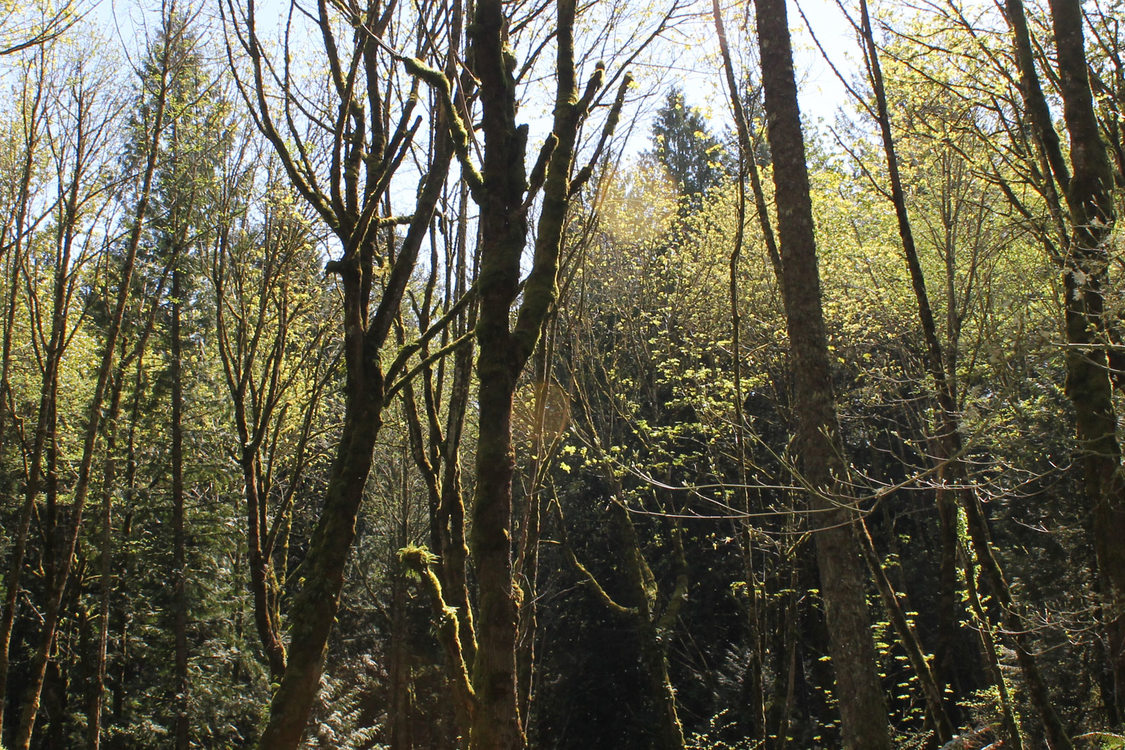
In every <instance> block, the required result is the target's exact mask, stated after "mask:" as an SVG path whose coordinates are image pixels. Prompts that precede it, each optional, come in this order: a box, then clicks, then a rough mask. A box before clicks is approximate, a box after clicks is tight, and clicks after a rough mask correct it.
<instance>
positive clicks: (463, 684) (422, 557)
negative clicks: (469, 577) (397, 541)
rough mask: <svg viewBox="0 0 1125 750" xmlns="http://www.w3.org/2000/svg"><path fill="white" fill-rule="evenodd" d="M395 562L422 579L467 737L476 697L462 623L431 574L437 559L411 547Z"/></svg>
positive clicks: (404, 549)
mask: <svg viewBox="0 0 1125 750" xmlns="http://www.w3.org/2000/svg"><path fill="white" fill-rule="evenodd" d="M398 559H399V561H400V562H402V564H403V565H404V566H405V567H406V569H407V570H408V571H410V572H411V573H413V574H414V575H417V576H418V577H419V578H420V579H421V581H422V584H423V585H424V586H425V587H426V589H427V591H428V592H429V595H430V606H431V607H432V609H433V613H434V619H435V620H436V621H437V632H438V642H439V643H441V646H442V649H443V650H444V651H445V655H446V658H447V659H448V660H449V671H450V678H451V680H452V681H453V693H454V697H455V705H454V711H455V713H456V715H457V723H458V725H459V727H460V728H461V729H462V731H463V732H464V733H466V736H467V733H468V730H469V727H470V726H471V725H472V716H473V712H474V711H475V710H476V693H475V692H474V691H473V685H472V681H471V679H470V677H469V668H468V667H467V666H466V664H465V656H464V653H465V652H464V650H463V649H462V647H461V621H460V618H459V617H458V615H457V608H456V607H450V606H448V605H447V604H446V603H445V597H444V595H443V594H442V590H441V581H440V580H438V577H437V573H435V572H434V565H435V564H437V562H438V556H437V555H435V554H434V553H433V552H430V550H429V549H427V548H426V547H424V546H420V545H416V544H411V545H408V546H406V547H403V548H402V549H400V550H399V551H398Z"/></svg>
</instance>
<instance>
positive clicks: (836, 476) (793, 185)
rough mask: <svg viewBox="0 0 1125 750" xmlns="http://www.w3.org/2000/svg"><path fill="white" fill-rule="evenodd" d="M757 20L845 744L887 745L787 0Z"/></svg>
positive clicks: (865, 748)
mask: <svg viewBox="0 0 1125 750" xmlns="http://www.w3.org/2000/svg"><path fill="white" fill-rule="evenodd" d="M756 18H757V31H758V43H759V45H760V48H761V56H762V83H763V86H764V88H765V95H766V114H767V119H768V131H767V134H768V138H769V144H770V151H771V153H772V154H773V160H774V188H775V195H776V200H777V206H778V234H779V237H780V246H781V260H782V271H783V273H782V286H783V289H784V295H783V297H784V303H785V314H786V323H787V330H788V333H789V343H790V354H789V364H790V371H791V374H792V377H793V384H794V394H793V395H794V397H793V403H794V407H795V412H796V415H797V421H798V429H797V435H796V455H798V456H800V457H801V469H802V472H803V476H804V481H805V482H807V483H808V486H809V489H810V494H812V496H813V500H812V507H813V510H814V511H815V513H814V516H813V519H814V530H815V539H816V550H817V563H818V566H819V568H820V579H821V591H822V596H823V599H824V604H825V610H826V617H827V621H828V629H829V633H830V644H831V655H832V663H833V667H834V669H835V673H836V697H837V699H838V701H839V706H840V716H841V725H842V735H843V745H844V747H845V748H849V750H890V747H891V743H890V735H889V732H888V725H887V709H886V702H885V699H884V697H883V692H882V688H881V687H880V684H879V673H878V665H877V660H876V653H875V644H874V642H873V640H872V635H871V619H870V614H869V612H868V611H867V601H866V595H865V590H864V579H865V576H864V574H863V563H862V558H861V556H860V554H859V549H858V548H857V543H856V539H855V537H854V536H853V533H854V529H853V526H854V516H855V513H854V511H853V510H852V509H851V508H849V507H847V505H846V502H847V501H846V499H844V498H843V492H842V489H843V487H844V484H843V481H842V480H844V478H845V474H846V471H847V464H846V461H845V460H844V456H843V446H842V444H841V442H840V438H839V428H838V425H837V418H836V409H835V403H834V397H833V393H832V381H831V373H830V370H829V359H828V342H827V337H826V334H825V328H824V315H823V310H822V307H821V295H820V276H819V272H818V269H817V259H816V245H815V241H814V238H813V218H812V202H811V199H810V196H809V181H808V171H807V167H806V164H805V148H804V139H803V137H802V134H801V120H800V112H799V110H798V107H797V86H796V82H795V80H794V74H793V53H792V48H791V46H790V41H789V26H788V20H787V17H786V10H785V0H756ZM840 500H843V503H840Z"/></svg>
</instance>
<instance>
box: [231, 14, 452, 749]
mask: <svg viewBox="0 0 1125 750" xmlns="http://www.w3.org/2000/svg"><path fill="white" fill-rule="evenodd" d="M294 7H295V6H294ZM399 12H400V11H399V10H398V9H397V8H396V6H395V5H394V4H393V3H391V4H388V5H386V6H384V5H382V4H381V3H377V2H376V3H371V4H370V5H368V6H367V7H365V8H361V7H359V6H358V5H354V4H353V5H347V6H340V7H336V6H329V5H328V4H326V3H320V4H319V5H318V6H317V10H316V13H315V14H312V15H311V16H309V18H308V20H309V24H310V25H309V29H310V30H311V31H312V32H313V33H314V34H316V36H317V37H318V38H319V39H320V41H321V43H322V45H323V47H322V51H323V59H322V61H319V62H318V64H319V65H322V66H324V68H326V77H325V78H324V79H322V82H323V86H324V88H323V89H318V90H315V92H314V93H310V94H306V93H303V92H304V91H309V89H307V88H304V87H300V88H299V87H298V83H297V81H295V80H294V79H293V78H292V77H291V69H290V67H289V66H288V65H287V64H286V65H283V66H280V67H278V66H276V65H275V64H274V61H273V59H272V58H271V56H270V52H269V50H268V49H267V47H266V45H265V44H264V42H263V40H262V39H261V37H260V36H259V31H258V27H257V15H256V13H257V8H256V5H255V3H253V2H251V3H250V4H248V5H247V6H246V9H245V12H243V11H242V10H241V8H239V7H238V6H236V5H235V4H234V3H227V4H225V5H224V13H225V14H226V17H227V21H228V50H229V55H230V57H231V59H232V61H233V60H234V55H235V50H236V48H237V49H238V50H240V51H241V52H242V53H244V54H245V56H246V58H247V59H248V63H249V71H248V73H246V74H245V75H241V76H239V77H237V79H236V80H237V85H238V89H239V92H240V94H241V96H242V98H243V101H244V102H245V103H246V105H247V107H248V108H249V109H250V111H251V113H252V117H253V119H254V122H255V125H257V127H258V128H259V129H260V130H261V131H262V133H263V134H264V135H265V137H266V138H267V139H268V140H269V142H270V144H271V145H272V146H273V149H274V151H275V153H276V154H277V156H278V158H279V159H280V161H281V163H282V165H283V167H284V169H285V172H286V175H287V176H288V178H289V180H290V182H291V184H292V185H293V187H294V189H295V190H296V191H297V192H298V193H300V195H301V196H302V198H304V200H305V201H306V202H307V203H308V204H309V206H310V207H311V208H312V209H313V210H314V211H315V212H316V213H317V215H318V216H319V218H320V219H321V221H323V222H324V224H325V225H326V226H327V227H328V229H329V230H330V231H331V232H332V234H333V235H334V236H335V238H336V240H337V242H338V243H339V246H340V248H341V251H342V254H341V256H340V257H339V258H336V259H334V260H332V261H331V262H329V263H328V264H327V266H326V270H328V271H329V272H330V273H332V274H334V275H336V276H338V277H339V281H340V288H341V292H342V302H343V309H342V326H343V352H344V365H345V370H346V384H345V388H344V418H343V425H342V428H341V432H340V441H339V447H338V450H337V453H336V458H335V461H334V462H333V465H332V469H331V473H330V478H329V482H328V487H327V490H326V495H325V498H324V506H323V509H322V511H321V513H320V517H319V521H318V523H317V528H316V530H315V531H314V533H313V538H312V539H311V540H310V542H309V546H308V550H307V552H306V555H305V558H304V560H303V561H302V563H301V570H300V575H299V580H300V584H299V590H298V591H297V593H296V595H295V596H294V598H293V602H292V607H291V610H290V612H291V615H290V630H289V633H290V642H289V653H288V660H287V663H286V665H285V673H284V676H283V677H282V679H281V682H280V685H279V686H278V689H277V692H276V693H275V694H274V698H273V701H272V702H271V704H270V718H269V722H268V724H267V726H266V728H265V730H264V732H263V733H262V736H261V738H260V739H259V747H261V748H263V749H267V748H268V749H269V750H275V749H278V748H294V747H296V746H297V745H298V744H299V742H300V740H301V736H302V735H303V733H304V730H305V724H306V722H307V720H308V716H309V712H310V710H311V708H312V704H313V700H314V698H315V696H316V693H317V690H318V685H319V681H320V676H321V673H322V671H323V667H324V656H325V649H326V647H327V644H328V637H329V634H330V632H331V629H332V624H333V621H334V619H335V616H336V612H337V609H338V607H339V601H340V599H339V597H340V591H341V589H342V586H343V578H344V571H345V566H346V563H347V559H348V552H349V550H350V548H351V546H352V543H353V541H354V539H355V534H356V528H355V525H356V519H357V516H358V513H359V508H360V503H361V502H362V500H363V495H364V486H365V484H366V482H367V476H368V473H369V472H370V469H371V461H372V451H373V449H374V445H375V441H376V439H377V437H378V435H379V430H380V427H381V425H382V412H383V410H384V408H386V405H387V394H388V392H389V390H390V389H391V388H393V387H394V382H395V379H396V378H397V377H399V376H401V375H403V374H404V372H403V370H404V368H405V366H406V364H407V357H401V358H398V359H396V360H395V361H394V362H393V363H392V364H391V365H390V366H389V367H384V364H383V361H382V355H383V348H384V346H385V345H386V344H387V343H388V336H389V334H390V332H391V331H392V329H393V326H394V322H395V320H396V319H397V318H398V316H399V308H400V305H401V302H402V299H403V295H404V293H405V291H406V288H407V285H408V282H409V281H410V277H411V274H412V273H413V271H414V266H415V261H416V259H417V257H418V250H419V247H420V246H421V244H422V241H423V239H424V238H425V236H426V233H427V231H428V229H429V225H430V220H431V218H432V216H433V213H434V208H435V206H436V205H437V202H438V199H439V197H440V195H441V193H442V189H443V186H444V184H445V179H446V173H447V171H448V167H449V162H450V160H451V158H452V152H453V149H452V145H451V143H450V141H449V139H448V138H447V137H446V136H445V132H444V126H443V123H444V120H443V119H442V118H444V117H446V116H447V115H446V114H444V112H445V110H444V109H442V110H441V112H442V113H443V114H439V115H437V117H438V119H437V121H435V122H432V123H431V126H432V127H433V132H434V133H435V134H436V135H435V137H434V138H433V139H432V145H433V149H432V151H431V152H430V153H429V154H427V155H425V156H423V157H422V158H423V159H424V160H425V163H426V166H425V167H424V168H423V170H422V178H421V184H420V187H419V190H418V192H417V198H416V201H415V204H414V206H413V211H412V213H411V214H410V215H409V216H406V217H402V218H396V217H394V216H386V215H383V216H381V215H380V209H381V208H383V207H384V205H385V201H384V199H385V198H386V196H388V195H389V191H390V190H391V185H392V182H393V180H394V177H395V174H396V171H397V170H398V167H399V165H400V164H401V163H402V161H403V159H404V158H405V157H406V156H407V154H408V152H409V151H410V149H411V148H412V143H413V140H414V136H415V133H416V131H417V129H418V127H419V125H420V123H415V122H413V121H412V117H413V109H414V106H415V104H416V102H417V99H416V98H415V97H413V96H411V95H410V94H409V93H408V92H410V91H414V90H416V87H417V85H418V84H417V82H416V81H415V82H414V83H412V85H411V86H409V87H406V88H405V89H404V88H402V86H403V84H402V82H401V81H399V80H398V79H397V77H396V76H394V75H393V72H392V71H393V68H391V66H395V67H397V65H398V63H399V62H400V61H402V62H403V63H404V65H405V66H406V68H407V69H408V70H409V71H411V74H412V75H416V76H418V77H424V78H427V79H428V80H436V81H437V82H438V84H439V88H441V89H442V90H443V92H444V95H445V97H447V98H448V97H449V96H450V94H449V88H450V86H451V84H450V82H449V80H448V79H447V78H444V77H443V75H442V73H440V72H438V71H436V70H434V69H433V68H430V67H428V66H426V65H425V64H424V63H422V62H421V61H420V60H418V59H416V58H403V57H401V56H399V55H397V54H388V53H387V51H386V50H387V49H389V48H390V45H389V44H388V39H391V40H393V36H392V35H393V34H394V32H395V31H396V28H397V27H396V25H395V24H396V23H397V22H399V21H400V19H399V18H398V15H397V14H398V13H399ZM286 33H287V34H288V33H291V27H287V30H286ZM342 39H347V40H349V41H348V44H349V46H347V47H344V46H342V45H341V40H342ZM459 41H460V40H459V39H457V38H456V35H454V37H453V38H451V39H450V45H451V47H450V49H449V50H448V51H449V53H450V55H449V57H450V59H454V58H456V56H457V55H456V50H457V46H456V45H458V44H459ZM425 52H434V51H431V50H428V49H427V46H426V45H425V44H424V43H423V41H422V40H421V39H420V40H419V53H420V54H423V53H425ZM284 54H287V53H284ZM247 76H248V77H247ZM322 96H323V97H324V98H321V97H322ZM396 97H397V98H396ZM302 111H303V112H308V113H313V112H315V113H318V116H314V115H311V114H310V115H309V116H308V117H307V118H304V119H298V117H297V115H296V114H295V113H296V112H302ZM400 223H402V224H406V226H407V230H406V234H405V236H404V237H403V238H402V240H401V243H397V245H396V244H391V245H390V246H384V245H383V244H382V243H381V242H380V234H381V233H380V231H379V229H380V227H389V226H394V225H396V224H400ZM382 269H385V270H382ZM433 334H434V332H431V331H428V332H424V333H423V334H422V335H423V336H425V337H429V336H432V335H433Z"/></svg>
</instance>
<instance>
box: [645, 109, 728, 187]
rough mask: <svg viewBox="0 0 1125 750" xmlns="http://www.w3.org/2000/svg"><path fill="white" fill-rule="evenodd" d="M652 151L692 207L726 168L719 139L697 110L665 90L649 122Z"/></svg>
mask: <svg viewBox="0 0 1125 750" xmlns="http://www.w3.org/2000/svg"><path fill="white" fill-rule="evenodd" d="M652 140H653V142H654V148H653V154H654V155H655V156H656V158H657V159H658V160H659V161H660V163H661V164H663V165H664V167H665V168H666V169H667V170H668V175H669V176H670V177H671V178H672V181H673V182H674V183H675V184H676V186H677V187H678V188H679V191H680V195H682V196H683V197H684V198H685V199H686V200H687V202H688V205H689V206H691V207H693V208H698V207H699V205H700V202H701V201H702V200H703V196H704V195H705V194H706V193H707V191H708V190H711V189H712V188H715V187H717V186H718V185H719V184H720V183H721V182H722V181H723V179H724V178H725V176H726V173H727V172H728V171H729V170H727V169H726V168H725V162H726V161H727V158H726V154H725V152H724V150H723V146H722V144H721V143H720V142H719V139H718V138H716V137H715V136H713V135H711V133H710V128H709V127H708V125H707V121H706V120H705V119H704V118H703V115H702V114H701V113H700V111H699V110H697V109H695V108H693V107H689V106H688V105H687V103H686V102H685V101H684V94H683V92H682V91H680V90H679V89H677V88H672V89H669V91H668V94H667V96H666V97H665V99H664V104H663V106H661V107H660V109H658V110H657V111H656V120H655V122H653V125H652Z"/></svg>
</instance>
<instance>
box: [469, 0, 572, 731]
mask: <svg viewBox="0 0 1125 750" xmlns="http://www.w3.org/2000/svg"><path fill="white" fill-rule="evenodd" d="M557 9H558V16H557V18H558V25H557V33H556V40H557V48H558V56H557V64H556V76H557V85H558V88H557V93H556V100H555V114H554V125H553V131H552V134H551V136H550V139H551V144H552V145H553V150H552V151H550V158H549V161H548V163H547V164H546V174H545V181H544V183H543V188H544V189H543V207H542V212H541V214H540V219H539V227H538V232H537V236H536V242H535V251H534V258H533V261H532V270H531V273H530V275H529V276H528V278H527V280H526V282H525V284H524V287H523V301H522V303H521V305H520V309H519V313H518V315H517V320H516V323H515V326H514V327H513V326H512V325H511V312H512V306H513V305H514V304H515V301H516V293H517V290H518V288H519V283H520V259H521V257H522V254H523V250H524V247H525V244H526V241H527V230H528V222H527V216H526V212H527V208H526V207H525V205H524V203H525V200H526V194H527V184H526V179H527V178H526V171H525V166H524V159H525V151H526V141H527V127H526V126H520V127H517V125H516V92H515V85H516V84H515V79H514V77H513V73H514V67H515V59H514V58H513V57H512V53H511V50H510V49H509V48H508V46H507V19H506V17H505V11H504V3H503V2H501V0H481V2H478V3H477V12H476V17H475V22H474V24H473V27H472V28H471V30H470V43H471V52H472V59H473V61H474V65H475V71H474V72H475V73H476V75H477V78H478V79H479V80H480V84H481V87H480V93H481V106H482V110H483V120H482V124H483V129H484V141H485V147H484V165H483V170H482V177H483V189H482V190H478V191H476V195H475V198H476V200H477V201H478V203H479V205H480V237H481V239H480V248H479V252H480V275H479V280H478V290H479V293H480V308H479V310H480V314H479V319H478V321H477V329H476V335H477V348H478V356H477V377H478V379H479V381H480V391H479V397H478V398H479V405H480V420H479V437H478V445H477V456H476V492H475V495H474V497H473V505H472V510H471V517H472V524H471V532H470V538H469V543H470V550H471V552H472V557H473V561H474V562H475V564H476V571H477V585H478V591H479V599H478V618H477V621H476V632H477V651H476V659H475V663H474V665H473V687H474V692H475V694H476V698H477V705H476V710H475V712H474V715H473V721H472V729H471V732H470V747H471V748H473V749H474V750H500V749H501V748H503V749H505V750H508V749H510V748H521V747H523V746H524V744H525V739H524V735H523V729H522V726H521V721H520V716H519V708H518V704H517V694H516V651H515V648H516V636H517V630H518V622H519V598H520V592H519V590H518V588H517V586H516V585H515V583H514V582H513V580H512V546H511V542H512V540H511V531H512V529H511V515H512V474H513V471H514V469H515V454H514V450H513V447H512V430H511V420H512V398H513V394H514V392H515V388H516V382H517V380H518V378H519V376H520V373H521V372H523V369H524V367H525V365H526V364H527V361H528V359H529V358H530V356H531V353H532V352H533V351H534V348H535V345H536V342H537V341H538V339H539V335H540V333H541V331H542V328H543V324H544V321H545V320H546V317H547V314H548V312H549V310H550V309H551V307H552V306H553V304H554V302H555V298H556V294H557V291H556V276H557V272H558V257H559V247H560V244H561V241H562V229H563V224H564V222H565V220H566V210H567V204H568V201H569V198H570V170H571V165H572V161H573V152H574V142H575V138H576V135H577V129H578V122H579V117H580V107H579V101H578V90H577V87H576V85H575V69H574V39H573V24H574V15H575V3H574V2H573V0H560V2H559V3H558V5H557Z"/></svg>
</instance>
